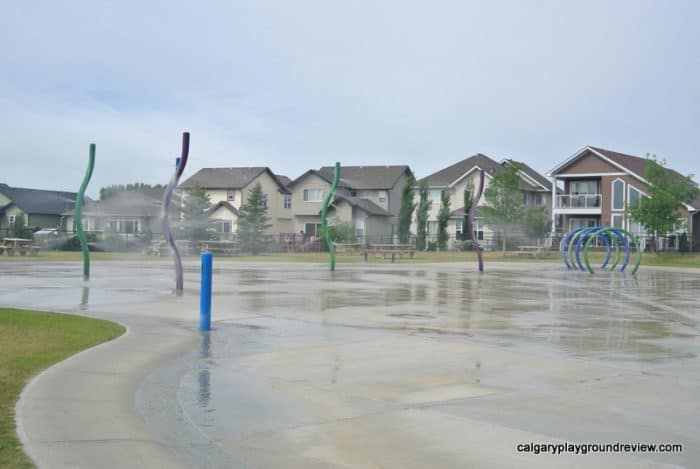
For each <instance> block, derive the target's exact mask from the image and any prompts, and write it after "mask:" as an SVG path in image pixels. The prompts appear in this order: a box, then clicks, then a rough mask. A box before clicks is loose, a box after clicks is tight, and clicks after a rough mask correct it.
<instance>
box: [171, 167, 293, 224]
mask: <svg viewBox="0 0 700 469" xmlns="http://www.w3.org/2000/svg"><path fill="white" fill-rule="evenodd" d="M286 180H288V179H287V178H285V177H284V176H277V175H276V174H275V173H273V172H272V170H271V169H270V168H268V167H263V166H260V167H243V168H202V169H200V170H199V171H197V172H196V173H195V174H193V175H192V176H190V177H189V178H187V179H186V180H185V181H184V182H183V183H182V184H180V186H179V188H180V189H182V190H184V191H185V192H186V191H187V190H190V189H194V188H196V187H199V188H201V189H204V191H205V192H206V193H207V195H208V196H209V200H210V201H211V203H212V207H211V209H210V210H209V211H208V215H209V218H210V219H211V220H212V222H214V224H215V225H217V226H218V229H219V231H221V233H222V235H225V234H226V233H232V232H236V231H237V230H238V217H239V211H240V209H241V206H242V205H243V204H245V202H246V201H247V200H248V194H249V193H250V191H251V189H252V188H253V187H254V186H255V185H256V184H257V183H260V185H261V186H262V190H263V193H264V194H265V195H266V196H267V199H266V201H265V203H266V205H267V209H268V210H267V216H268V217H270V221H269V223H270V225H271V226H270V228H269V230H268V234H279V233H293V232H294V231H293V227H294V225H293V216H292V198H291V194H290V192H289V191H288V190H287V188H286V187H285V184H284V182H283V181H286Z"/></svg>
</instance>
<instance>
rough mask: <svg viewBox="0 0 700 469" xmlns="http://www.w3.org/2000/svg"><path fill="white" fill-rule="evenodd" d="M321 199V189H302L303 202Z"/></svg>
mask: <svg viewBox="0 0 700 469" xmlns="http://www.w3.org/2000/svg"><path fill="white" fill-rule="evenodd" d="M321 199H323V189H304V202H320V201H321Z"/></svg>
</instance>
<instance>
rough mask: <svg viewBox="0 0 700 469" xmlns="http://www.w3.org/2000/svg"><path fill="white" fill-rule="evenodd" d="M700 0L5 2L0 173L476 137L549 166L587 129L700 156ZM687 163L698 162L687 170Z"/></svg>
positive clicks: (343, 150) (390, 153)
mask: <svg viewBox="0 0 700 469" xmlns="http://www.w3.org/2000/svg"><path fill="white" fill-rule="evenodd" d="M699 24H700V2H697V1H678V0H674V1H661V0H659V1H640V0H636V1H615V2H611V1H607V0H606V1H586V2H574V1H563V0H557V1H551V2H550V1H543V0H537V1H530V2H526V1H512V2H498V1H489V2H486V1H478V2H470V1H454V2H443V1H435V0H432V1H424V2H410V1H406V0H401V1H393V0H392V1H381V2H377V1H371V2H370V1H357V0H354V1H351V2H349V1H343V2H340V1H329V0H325V1H298V0H296V1H261V0H255V1H249V2H239V1H222V2H206V1H202V2H192V1H188V2H184V1H174V0H170V1H162V2H159V1H127V0H121V1H116V2H115V1H95V0H91V1H69V0H66V1H61V2H56V1H30V2H27V1H15V2H9V1H8V2H3V7H2V14H1V15H0V44H2V45H1V46H0V58H1V60H0V128H1V129H2V130H1V131H0V135H1V136H2V142H1V143H2V145H1V146H0V162H1V163H2V164H1V165H0V182H5V183H7V184H9V185H12V186H19V187H34V188H43V189H56V190H71V191H77V189H78V186H79V184H80V181H81V179H82V177H83V174H84V172H85V166H86V164H87V156H88V145H89V143H90V142H94V143H96V144H97V162H96V167H95V172H94V175H93V180H92V182H91V184H90V189H89V190H88V193H89V194H90V195H92V196H96V195H97V194H98V189H99V187H100V186H103V185H107V184H116V183H129V182H137V181H142V182H147V183H163V184H164V183H167V181H168V180H169V179H170V177H171V175H172V172H173V164H174V158H175V157H176V156H178V154H179V151H180V142H181V134H182V132H183V131H185V130H187V131H190V132H191V135H192V143H191V152H190V162H189V166H188V168H187V170H186V173H185V176H188V175H191V174H192V173H194V172H195V171H196V170H197V169H199V168H202V167H217V166H270V167H271V168H272V169H273V171H275V172H278V173H280V174H284V175H287V176H289V177H291V178H295V177H297V176H299V175H300V174H301V173H302V172H304V171H305V170H306V169H309V168H318V167H320V166H323V165H332V164H333V163H334V162H335V161H336V160H337V161H340V162H341V163H342V164H346V165H358V164H368V165H369V164H408V165H410V166H411V168H412V169H413V170H414V172H415V173H416V174H417V176H418V177H422V176H425V175H427V174H429V173H432V172H434V171H436V170H438V169H440V168H442V167H444V166H447V165H450V164H452V163H455V162H457V161H459V160H461V159H463V158H465V157H467V156H470V155H472V154H474V153H477V152H481V153H484V154H486V155H489V156H491V157H492V158H494V159H497V160H501V159H502V158H506V157H508V158H514V159H518V160H522V161H525V162H527V163H529V164H530V165H531V166H533V167H534V168H535V169H537V170H540V171H541V172H543V173H546V172H547V171H549V170H550V169H551V168H552V167H554V166H555V165H556V164H557V163H559V162H561V161H562V160H563V159H565V158H567V157H569V156H570V155H571V154H573V153H575V152H576V151H577V150H579V149H580V148H582V147H583V146H585V145H587V144H590V145H596V146H601V147H604V148H609V149H611V150H616V151H620V152H623V153H631V154H636V155H639V156H644V155H645V154H646V153H654V154H657V155H658V156H659V157H665V158H666V159H667V160H668V162H669V163H670V166H672V167H673V168H674V169H677V170H679V171H681V172H683V173H688V172H693V173H696V174H697V173H698V172H700V164H698V161H700V158H698V153H699V152H698V149H699V148H700V127H699V123H700V88H699V87H698V84H699V83H700V53H699V52H700V50H699V45H700V28H698V25H699ZM696 179H697V178H696Z"/></svg>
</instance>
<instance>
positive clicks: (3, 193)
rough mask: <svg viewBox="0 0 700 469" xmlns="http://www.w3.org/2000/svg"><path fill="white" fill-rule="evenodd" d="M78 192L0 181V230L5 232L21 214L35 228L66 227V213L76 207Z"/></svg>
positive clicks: (28, 224) (26, 223) (31, 227)
mask: <svg viewBox="0 0 700 469" xmlns="http://www.w3.org/2000/svg"><path fill="white" fill-rule="evenodd" d="M76 197H77V193H75V192H63V191H49V190H43V189H26V188H21V187H10V186H8V185H7V184H2V183H0V232H1V233H6V232H8V231H9V229H10V228H11V227H12V226H14V224H15V222H16V220H17V218H18V217H19V216H23V217H24V224H25V226H26V227H28V228H29V229H31V230H32V231H36V230H38V229H41V228H44V229H47V228H48V229H57V230H61V229H64V228H65V226H66V224H65V219H64V217H63V214H64V213H65V212H66V211H67V210H70V209H72V208H73V206H74V205H75V199H76Z"/></svg>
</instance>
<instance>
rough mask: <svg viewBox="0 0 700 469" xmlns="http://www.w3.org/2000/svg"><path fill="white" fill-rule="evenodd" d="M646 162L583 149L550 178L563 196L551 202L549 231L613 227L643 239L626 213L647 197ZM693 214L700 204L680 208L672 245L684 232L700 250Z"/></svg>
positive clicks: (699, 231)
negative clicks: (678, 221) (551, 225)
mask: <svg viewBox="0 0 700 469" xmlns="http://www.w3.org/2000/svg"><path fill="white" fill-rule="evenodd" d="M648 162H649V160H648V159H647V158H640V157H638V156H633V155H626V154H624V153H618V152H615V151H611V150H606V149H604V148H597V147H592V146H586V147H584V148H582V149H581V150H579V151H577V152H576V153H574V154H573V155H571V156H570V157H569V158H567V159H566V160H564V161H563V162H561V163H560V164H558V165H557V166H555V167H554V169H552V170H551V171H550V172H549V176H550V177H551V180H552V183H553V184H555V185H556V184H558V183H560V182H563V188H564V191H563V193H562V194H561V195H557V196H556V197H555V198H554V199H553V203H552V217H553V220H554V221H555V223H553V227H552V229H553V230H555V232H557V233H564V232H567V231H569V230H572V229H575V228H580V227H586V226H615V227H620V228H623V229H626V230H628V231H630V232H632V233H633V234H635V235H639V236H644V235H645V234H646V233H645V230H644V227H643V226H641V225H640V224H639V223H635V222H634V221H633V220H631V218H630V217H629V214H628V213H627V207H628V206H629V205H632V204H635V203H637V202H638V201H639V200H640V199H641V197H644V196H646V195H647V190H648V182H647V180H646V179H645V178H644V175H645V172H646V167H647V164H648ZM674 172H675V171H674ZM676 174H678V176H679V177H682V176H681V175H680V174H679V173H676ZM698 211H700V198H698V199H696V200H694V201H692V202H690V203H689V204H684V206H683V209H682V210H681V211H680V213H679V217H682V218H683V220H684V224H683V227H682V228H681V229H680V230H679V231H678V232H677V233H669V235H671V236H672V238H671V239H672V240H673V235H674V234H675V235H677V234H679V233H682V232H686V233H687V234H688V236H689V238H690V240H691V241H692V244H693V246H700V216H698V215H697V214H698ZM677 246H678V244H677V243H675V244H672V245H671V246H670V247H677Z"/></svg>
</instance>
